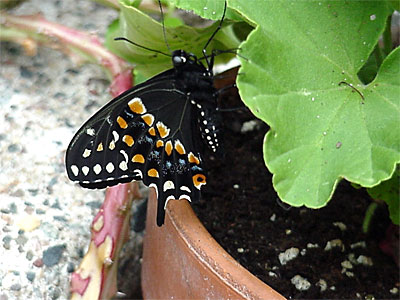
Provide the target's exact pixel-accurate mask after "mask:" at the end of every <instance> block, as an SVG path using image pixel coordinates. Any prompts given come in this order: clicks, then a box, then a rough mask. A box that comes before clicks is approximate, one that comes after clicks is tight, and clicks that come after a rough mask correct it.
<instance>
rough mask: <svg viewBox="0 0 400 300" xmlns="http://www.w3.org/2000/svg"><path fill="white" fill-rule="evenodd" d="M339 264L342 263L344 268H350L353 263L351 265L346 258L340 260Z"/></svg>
mask: <svg viewBox="0 0 400 300" xmlns="http://www.w3.org/2000/svg"><path fill="white" fill-rule="evenodd" d="M341 265H342V267H343V268H345V269H352V268H353V265H352V264H351V262H350V261H348V260H344V261H342V263H341Z"/></svg>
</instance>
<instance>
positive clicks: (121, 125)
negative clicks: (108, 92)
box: [117, 116, 128, 129]
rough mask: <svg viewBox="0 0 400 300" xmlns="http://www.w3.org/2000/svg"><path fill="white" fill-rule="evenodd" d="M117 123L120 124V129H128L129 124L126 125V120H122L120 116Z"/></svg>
mask: <svg viewBox="0 0 400 300" xmlns="http://www.w3.org/2000/svg"><path fill="white" fill-rule="evenodd" d="M117 123H118V125H119V127H121V128H122V129H126V128H127V127H128V124H127V123H126V121H125V120H124V118H122V117H120V116H118V118H117Z"/></svg>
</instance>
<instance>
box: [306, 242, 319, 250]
mask: <svg viewBox="0 0 400 300" xmlns="http://www.w3.org/2000/svg"><path fill="white" fill-rule="evenodd" d="M318 247H319V245H318V244H312V243H308V244H307V248H308V249H312V248H318Z"/></svg>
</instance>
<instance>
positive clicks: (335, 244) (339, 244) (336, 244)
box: [324, 239, 344, 252]
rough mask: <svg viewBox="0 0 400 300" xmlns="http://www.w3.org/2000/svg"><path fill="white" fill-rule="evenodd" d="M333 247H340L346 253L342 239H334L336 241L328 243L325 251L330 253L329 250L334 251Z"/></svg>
mask: <svg viewBox="0 0 400 300" xmlns="http://www.w3.org/2000/svg"><path fill="white" fill-rule="evenodd" d="M333 247H339V248H341V249H342V252H343V251H344V245H343V242H342V241H341V240H340V239H334V240H331V241H328V242H327V243H326V246H325V248H324V250H325V251H329V250H332V248H333Z"/></svg>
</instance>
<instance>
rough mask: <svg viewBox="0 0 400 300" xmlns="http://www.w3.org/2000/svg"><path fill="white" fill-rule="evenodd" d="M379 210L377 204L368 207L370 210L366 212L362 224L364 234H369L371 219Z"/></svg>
mask: <svg viewBox="0 0 400 300" xmlns="http://www.w3.org/2000/svg"><path fill="white" fill-rule="evenodd" d="M377 208H378V204H377V203H376V202H371V204H370V205H368V208H367V210H366V211H365V216H364V221H363V224H362V230H363V232H364V233H367V232H368V231H369V225H370V224H371V219H372V217H373V215H374V212H375V210H376V209H377Z"/></svg>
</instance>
